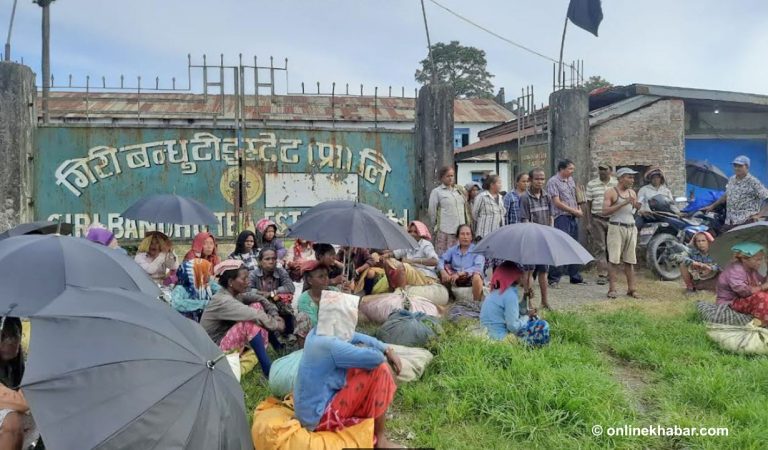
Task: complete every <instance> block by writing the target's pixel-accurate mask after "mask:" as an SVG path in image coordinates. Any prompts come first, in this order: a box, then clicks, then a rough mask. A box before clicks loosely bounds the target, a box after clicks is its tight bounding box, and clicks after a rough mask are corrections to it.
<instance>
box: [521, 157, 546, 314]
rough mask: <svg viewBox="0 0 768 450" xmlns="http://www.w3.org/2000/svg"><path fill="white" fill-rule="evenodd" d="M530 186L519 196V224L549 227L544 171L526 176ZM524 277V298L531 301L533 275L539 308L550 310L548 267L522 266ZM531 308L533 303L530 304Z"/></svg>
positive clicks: (534, 170)
mask: <svg viewBox="0 0 768 450" xmlns="http://www.w3.org/2000/svg"><path fill="white" fill-rule="evenodd" d="M528 177H529V179H530V180H531V185H530V187H529V188H528V190H527V191H526V192H525V193H524V194H523V195H521V196H520V222H522V223H527V222H531V223H538V224H539V225H546V226H548V227H551V226H552V224H553V221H552V202H551V200H550V198H549V195H547V191H545V190H544V184H545V183H546V181H547V175H546V174H545V173H544V170H542V169H539V168H536V169H533V170H531V172H530V173H529V174H528ZM523 270H524V271H525V275H524V276H523V292H524V294H525V296H526V297H528V298H529V299H533V286H531V284H532V282H533V275H534V273H535V274H536V276H537V277H538V278H539V290H540V292H541V306H542V307H544V309H551V308H550V307H549V302H548V301H547V272H548V271H549V267H548V266H544V265H540V266H532V265H531V266H529V265H523ZM531 304H532V306H533V307H535V305H533V302H531Z"/></svg>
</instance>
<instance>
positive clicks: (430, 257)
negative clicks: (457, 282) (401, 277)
mask: <svg viewBox="0 0 768 450" xmlns="http://www.w3.org/2000/svg"><path fill="white" fill-rule="evenodd" d="M408 234H410V235H411V237H412V238H413V239H414V240H415V241H416V242H417V243H418V244H419V246H418V248H415V249H407V250H395V251H393V252H391V253H392V256H394V257H395V258H396V259H399V260H400V261H402V262H403V264H410V265H411V266H413V267H414V268H415V269H416V270H418V271H419V272H421V273H423V274H424V275H426V276H428V277H430V278H434V279H435V280H437V272H435V268H436V266H437V263H438V260H439V259H440V258H439V257H438V256H437V252H436V251H435V247H434V246H433V245H432V242H430V241H431V240H432V235H431V234H430V233H429V228H428V227H427V226H426V225H425V224H424V223H422V222H419V221H418V220H414V221H413V222H411V223H410V225H408Z"/></svg>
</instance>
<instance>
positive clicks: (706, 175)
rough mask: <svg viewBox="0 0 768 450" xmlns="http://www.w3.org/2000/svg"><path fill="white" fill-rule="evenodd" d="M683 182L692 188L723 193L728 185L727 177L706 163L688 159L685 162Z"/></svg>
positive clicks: (715, 167)
mask: <svg viewBox="0 0 768 450" xmlns="http://www.w3.org/2000/svg"><path fill="white" fill-rule="evenodd" d="M685 180H686V181H687V182H688V184H692V185H694V186H700V187H703V188H707V189H713V190H716V191H724V190H725V186H726V185H727V184H728V175H726V174H724V173H723V171H722V170H720V169H719V168H718V167H717V166H715V165H712V164H710V163H709V162H708V161H696V160H690V159H689V160H688V161H686V162H685Z"/></svg>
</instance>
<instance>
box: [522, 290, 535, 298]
mask: <svg viewBox="0 0 768 450" xmlns="http://www.w3.org/2000/svg"><path fill="white" fill-rule="evenodd" d="M524 295H527V296H528V298H536V292H535V291H534V290H533V288H528V289H527V290H526V291H525V294H524Z"/></svg>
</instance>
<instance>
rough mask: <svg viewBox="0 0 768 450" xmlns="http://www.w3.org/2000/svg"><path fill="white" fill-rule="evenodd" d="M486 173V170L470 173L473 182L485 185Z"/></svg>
mask: <svg viewBox="0 0 768 450" xmlns="http://www.w3.org/2000/svg"><path fill="white" fill-rule="evenodd" d="M485 174H486V171H485V170H473V171H472V172H470V175H471V176H472V181H474V182H475V183H481V184H482V183H483V177H485Z"/></svg>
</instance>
